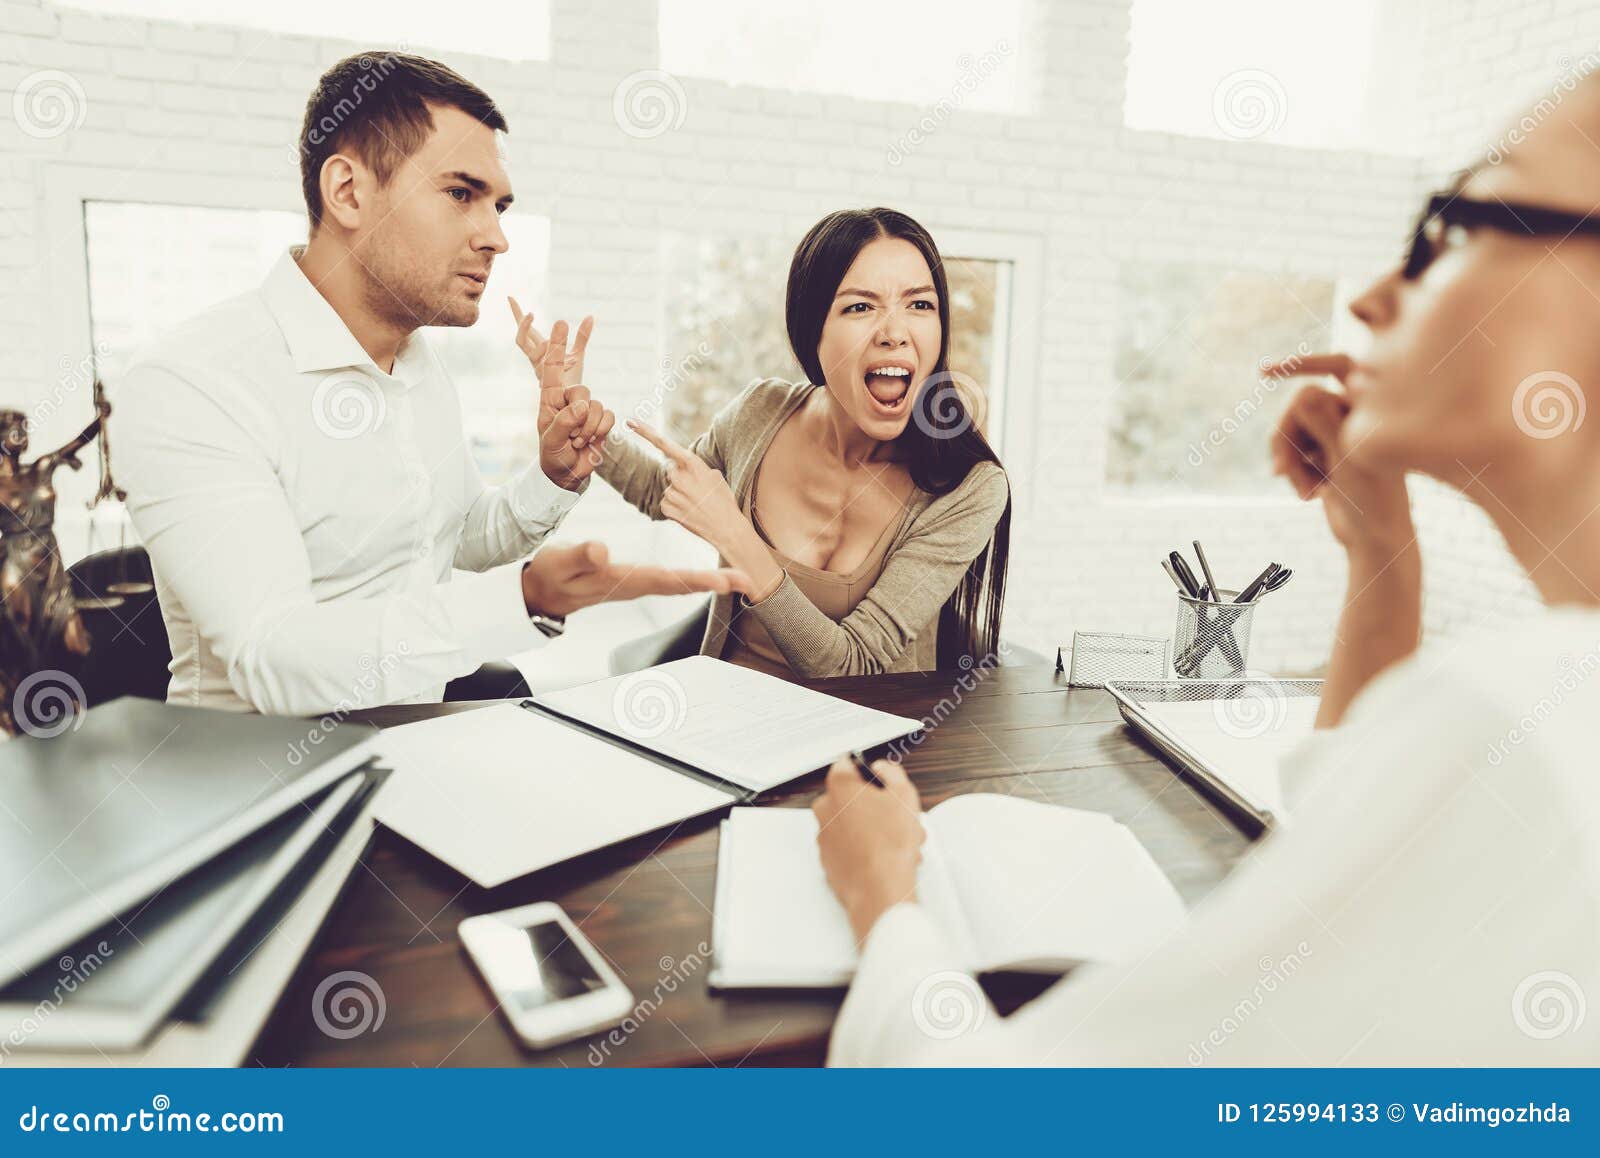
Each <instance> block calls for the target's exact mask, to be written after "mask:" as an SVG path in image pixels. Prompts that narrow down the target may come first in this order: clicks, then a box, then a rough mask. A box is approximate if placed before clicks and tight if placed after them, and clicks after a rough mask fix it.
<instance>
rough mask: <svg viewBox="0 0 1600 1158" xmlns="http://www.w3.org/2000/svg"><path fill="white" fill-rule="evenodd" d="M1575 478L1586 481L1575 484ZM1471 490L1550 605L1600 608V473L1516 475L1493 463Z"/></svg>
mask: <svg viewBox="0 0 1600 1158" xmlns="http://www.w3.org/2000/svg"><path fill="white" fill-rule="evenodd" d="M1575 478H1585V479H1586V480H1587V482H1586V484H1585V485H1574V483H1573V481H1572V480H1573V479H1575ZM1466 494H1467V496H1468V497H1469V498H1471V499H1472V500H1473V502H1475V503H1477V505H1478V506H1480V507H1482V508H1483V509H1484V511H1485V512H1486V513H1487V514H1488V516H1489V518H1490V519H1492V520H1493V521H1494V524H1495V526H1496V527H1498V528H1499V530H1500V533H1501V534H1502V535H1503V536H1504V537H1505V540H1506V545H1507V546H1508V547H1509V548H1510V549H1511V554H1512V555H1513V556H1515V557H1516V560H1517V562H1518V563H1520V564H1521V565H1522V569H1523V570H1524V571H1525V572H1527V574H1528V577H1529V579H1531V580H1532V581H1533V585H1534V586H1535V587H1536V588H1537V589H1538V591H1539V594H1540V596H1541V597H1543V599H1544V602H1545V603H1546V604H1548V605H1550V606H1555V605H1558V604H1578V605H1586V606H1590V607H1600V477H1596V476H1595V474H1594V472H1593V471H1590V470H1583V471H1561V472H1560V476H1559V477H1547V476H1546V475H1545V473H1544V472H1541V473H1540V476H1539V477H1537V478H1528V479H1517V478H1508V477H1506V476H1505V475H1504V473H1502V472H1497V471H1495V470H1493V469H1492V468H1491V469H1490V470H1486V471H1483V472H1480V473H1479V474H1478V475H1477V476H1476V477H1475V478H1474V480H1473V481H1472V482H1471V483H1469V484H1468V485H1467V487H1466Z"/></svg>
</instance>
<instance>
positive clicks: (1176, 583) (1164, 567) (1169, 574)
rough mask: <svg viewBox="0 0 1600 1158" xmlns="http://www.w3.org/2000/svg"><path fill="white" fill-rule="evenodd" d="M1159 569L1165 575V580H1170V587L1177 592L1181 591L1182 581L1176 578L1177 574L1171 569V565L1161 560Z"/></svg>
mask: <svg viewBox="0 0 1600 1158" xmlns="http://www.w3.org/2000/svg"><path fill="white" fill-rule="evenodd" d="M1161 569H1162V570H1163V571H1165V572H1166V573H1167V578H1168V579H1171V580H1172V585H1173V586H1174V587H1176V588H1177V589H1178V590H1179V591H1183V580H1182V579H1179V578H1178V573H1177V572H1176V571H1174V570H1173V569H1172V564H1171V563H1170V562H1168V561H1167V560H1165V559H1163V560H1161ZM1185 594H1187V592H1185Z"/></svg>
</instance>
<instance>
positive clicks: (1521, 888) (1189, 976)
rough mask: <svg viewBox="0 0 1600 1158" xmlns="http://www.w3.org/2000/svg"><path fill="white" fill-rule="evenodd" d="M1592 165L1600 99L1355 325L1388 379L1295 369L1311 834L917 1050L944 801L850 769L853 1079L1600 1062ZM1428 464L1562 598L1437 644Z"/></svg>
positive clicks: (1486, 178) (830, 824) (824, 839)
mask: <svg viewBox="0 0 1600 1158" xmlns="http://www.w3.org/2000/svg"><path fill="white" fill-rule="evenodd" d="M1596 142H1600V78H1596V79H1591V80H1589V81H1588V82H1586V83H1585V84H1584V85H1583V86H1581V87H1580V88H1579V90H1578V91H1577V92H1575V93H1573V94H1572V95H1571V96H1569V97H1568V99H1567V100H1566V101H1565V102H1564V103H1562V104H1560V105H1559V106H1557V107H1556V108H1555V110H1554V112H1553V113H1552V114H1551V115H1550V116H1549V117H1547V118H1546V119H1545V120H1544V121H1543V122H1542V123H1540V124H1539V126H1538V127H1537V128H1536V129H1535V130H1534V131H1533V132H1531V133H1529V134H1528V135H1527V136H1526V137H1525V139H1524V140H1523V142H1522V143H1521V144H1519V145H1517V146H1516V147H1515V148H1513V149H1511V150H1509V151H1507V152H1506V154H1505V155H1504V158H1503V160H1499V161H1498V163H1495V164H1488V163H1485V164H1482V165H1479V166H1478V167H1476V168H1474V169H1473V170H1471V171H1470V172H1469V173H1467V174H1466V175H1465V176H1464V177H1463V178H1462V180H1460V181H1459V182H1458V183H1457V184H1456V185H1455V187H1454V188H1452V189H1451V190H1449V191H1448V192H1446V193H1443V194H1440V195H1439V196H1436V197H1434V198H1432V199H1431V200H1430V201H1429V202H1428V205H1427V208H1426V211H1425V213H1424V214H1423V217H1422V220H1421V222H1420V224H1419V225H1418V228H1417V230H1416V232H1415V234H1414V236H1413V238H1412V242H1411V248H1410V251H1409V252H1408V253H1407V255H1406V257H1405V260H1404V262H1403V263H1402V264H1401V265H1400V266H1399V267H1397V268H1396V269H1395V270H1394V271H1393V272H1391V273H1388V274H1386V275H1385V276H1384V277H1382V278H1380V279H1379V280H1378V281H1377V282H1375V283H1374V284H1373V285H1372V286H1370V287H1369V288H1368V289H1367V290H1366V291H1365V292H1364V293H1363V294H1362V295H1361V296H1360V297H1359V298H1358V299H1357V300H1356V301H1355V302H1354V303H1353V304H1352V306H1351V311H1352V313H1354V315H1355V316H1356V317H1357V318H1358V319H1359V320H1360V321H1361V322H1362V323H1364V324H1365V326H1366V327H1367V329H1368V330H1369V331H1370V332H1371V337H1372V340H1371V343H1370V347H1369V348H1368V349H1367V350H1366V352H1365V353H1363V354H1362V355H1361V356H1360V358H1359V359H1357V358H1352V357H1350V356H1347V355H1343V354H1338V355H1321V356H1316V357H1310V358H1304V359H1299V360H1291V361H1289V362H1286V363H1283V364H1281V365H1279V366H1278V367H1276V369H1275V371H1274V372H1275V373H1276V374H1278V375H1279V376H1282V377H1292V376H1299V375H1314V376H1329V377H1332V378H1333V379H1336V380H1337V388H1333V387H1324V386H1309V387H1306V388H1304V389H1303V390H1302V391H1301V393H1300V394H1298V395H1297V396H1296V398H1295V399H1294V400H1293V402H1292V403H1291V405H1290V407H1289V409H1288V412H1287V414H1286V417H1285V418H1284V419H1283V422H1282V425H1281V427H1280V428H1279V430H1278V431H1277V433H1276V435H1275V437H1274V441H1273V445H1272V456H1273V463H1274V466H1275V469H1276V471H1277V472H1278V473H1281V474H1283V475H1285V476H1287V478H1288V480H1289V482H1290V483H1291V485H1292V486H1293V487H1294V488H1295V491H1296V493H1297V494H1298V495H1299V496H1300V498H1302V499H1304V500H1308V501H1320V502H1321V504H1322V507H1323V510H1324V512H1325V513H1326V515H1327V520H1328V524H1329V527H1330V529H1331V530H1332V532H1333V534H1334V536H1335V537H1336V538H1337V539H1338V541H1339V542H1340V544H1341V545H1343V547H1344V549H1345V552H1346V555H1347V557H1348V561H1349V586H1348V593H1347V595H1346V599H1345V603H1344V608H1343V611H1342V614H1341V617H1340V620H1339V625H1338V630H1337V632H1336V635H1335V644H1334V649H1333V654H1332V657H1331V660H1330V663H1329V667H1328V676H1327V680H1326V684H1325V687H1324V692H1323V699H1322V704H1321V708H1320V715H1319V719H1318V723H1319V725H1320V726H1321V729H1322V730H1319V731H1318V732H1317V733H1316V734H1315V735H1314V736H1312V737H1311V739H1310V740H1309V741H1308V742H1307V743H1306V744H1304V745H1303V746H1302V747H1301V748H1300V749H1298V750H1297V751H1296V752H1295V753H1293V754H1292V755H1291V756H1290V758H1289V759H1287V760H1286V762H1285V764H1284V767H1283V775H1284V780H1285V785H1284V786H1285V790H1286V795H1287V796H1288V797H1289V799H1290V802H1291V811H1292V813H1293V817H1294V820H1293V823H1292V824H1290V825H1288V826H1287V827H1286V828H1284V829H1283V830H1282V831H1280V832H1278V833H1276V834H1275V835H1273V836H1271V837H1269V838H1268V839H1267V840H1265V841H1263V842H1262V843H1261V844H1259V845H1258V846H1256V848H1254V849H1253V850H1252V852H1251V854H1250V855H1249V856H1247V857H1246V859H1245V861H1244V862H1243V863H1242V864H1241V865H1240V866H1239V868H1238V870H1237V872H1236V874H1235V875H1234V877H1232V878H1230V880H1229V881H1228V882H1227V884H1225V885H1224V886H1223V887H1222V888H1221V889H1219V890H1218V892H1217V893H1216V894H1215V895H1214V896H1213V897H1211V898H1209V899H1208V900H1207V901H1206V902H1205V903H1204V904H1203V905H1202V906H1201V907H1200V908H1198V909H1197V910H1196V911H1195V913H1194V914H1193V916H1192V919H1191V920H1190V921H1189V922H1188V923H1187V925H1186V926H1185V927H1184V928H1183V929H1182V930H1180V931H1179V932H1178V933H1176V934H1174V936H1173V937H1172V938H1170V939H1169V940H1168V941H1167V942H1166V943H1164V944H1159V945H1152V946H1150V947H1149V952H1148V953H1147V954H1146V955H1144V956H1142V957H1141V958H1139V959H1136V960H1132V961H1128V962H1124V963H1121V964H1118V965H1106V966H1099V967H1091V968H1086V969H1083V970H1081V971H1079V972H1076V973H1074V974H1073V975H1072V976H1071V977H1069V978H1068V979H1067V980H1065V981H1063V982H1062V983H1060V984H1059V985H1057V986H1056V987H1055V988H1053V989H1052V990H1051V991H1050V992H1049V993H1047V994H1046V995H1045V996H1043V997H1041V998H1039V999H1038V1000H1037V1001H1035V1002H1033V1003H1032V1004H1030V1005H1028V1006H1026V1007H1024V1008H1023V1009H1022V1010H1020V1011H1019V1012H1017V1013H1016V1014H1014V1015H1012V1016H1011V1017H1009V1018H1006V1019H1004V1020H1002V1019H1000V1018H999V1017H997V1016H994V1015H993V1014H992V1012H989V1014H988V1016H983V1014H984V1013H985V1012H986V1005H985V1002H984V998H983V996H982V994H981V993H980V992H978V991H977V989H976V987H975V983H974V984H973V986H972V987H971V988H970V989H969V991H968V993H967V995H966V996H967V1000H968V1001H969V1002H971V1008H970V1010H969V1011H968V1012H969V1013H970V1016H967V1017H965V1018H963V1019H962V1024H963V1025H965V1026H970V1027H972V1028H971V1030H970V1032H966V1033H955V1034H951V1033H948V1032H941V1034H940V1035H939V1036H938V1037H937V1038H936V1037H934V1036H931V1035H930V1034H929V1033H925V1032H922V1031H920V1030H919V1028H918V1026H919V1025H921V1026H927V1025H930V1024H935V1023H937V1025H938V1027H939V1028H940V1030H941V1031H943V1030H944V1027H945V1025H946V1024H947V1022H948V1014H949V1009H948V1003H949V1002H950V1001H952V1000H955V999H956V997H955V996H952V986H951V984H950V982H949V978H951V977H957V978H959V977H960V976H961V973H960V970H961V965H960V961H959V959H958V958H957V957H956V956H955V955H954V954H953V952H952V950H951V947H950V945H949V943H948V942H947V941H946V940H945V938H944V937H943V935H942V933H941V932H940V930H939V929H938V928H937V927H936V926H935V925H934V924H933V922H932V921H930V919H929V918H928V916H927V915H926V914H925V912H924V911H923V910H922V909H921V908H920V907H919V906H918V905H917V903H916V891H915V890H916V876H915V873H916V866H917V863H918V859H919V848H920V845H921V843H922V828H921V825H920V823H919V820H918V817H917V815H916V813H917V810H918V808H919V802H918V796H917V792H916V789H915V787H914V786H913V785H912V784H911V783H910V782H909V781H908V780H907V778H906V776H905V774H904V772H902V771H901V770H900V769H899V768H898V767H897V766H895V765H891V764H888V763H880V764H878V765H877V766H876V770H877V771H878V774H879V776H880V777H881V779H882V780H883V782H884V787H883V788H877V787H873V786H871V785H868V784H866V783H865V782H864V781H863V780H862V778H861V777H860V776H859V775H858V774H857V773H855V772H854V771H853V770H851V769H850V767H849V766H848V765H844V764H841V765H836V766H835V767H834V768H833V769H832V770H830V772H829V776H828V787H827V791H826V793H825V794H824V795H823V796H822V797H821V798H820V799H819V800H818V802H817V804H816V806H815V807H816V811H817V813H818V816H819V817H820V819H821V821H822V828H821V834H820V837H819V843H820V845H821V852H822V863H823V867H824V869H825V870H826V872H827V875H828V879H829V881H830V883H831V884H832V886H833V888H834V891H835V892H836V893H837V895H838V897H839V899H840V902H841V904H842V905H843V906H844V908H845V910H846V912H847V913H848V915H849V917H850V920H851V923H852V925H853V927H854V929H855V931H856V934H857V936H858V937H859V938H860V940H861V942H862V957H861V965H860V968H859V970H858V972H857V974H856V978H855V982H854V985H853V987H852V989H851V992H850V996H849V998H848V999H847V1000H846V1002H845V1006H844V1009H843V1011H842V1013H841V1015H840V1019H839V1022H838V1024H837V1027H836V1029H835V1033H834V1038H833V1049H832V1061H834V1062H835V1063H838V1064H897V1065H898V1064H916V1063H946V1064H966V1063H992V1064H1102V1065H1104V1064H1112V1065H1121V1064H1134V1065H1185V1064H1187V1065H1210V1064H1215V1065H1266V1064H1291V1065H1335V1064H1337V1065H1361V1066H1375V1065H1393V1064H1399V1065H1412V1064H1434V1065H1457V1064H1469V1065H1570V1064H1588V1065H1593V1064H1595V1063H1597V1062H1600V1017H1597V1016H1595V1015H1594V1014H1595V1011H1592V1010H1591V1011H1587V1012H1588V1015H1587V1016H1586V1007H1587V1005H1588V1004H1589V1003H1591V1002H1600V853H1597V852H1596V847H1597V846H1596V837H1595V834H1596V833H1597V832H1600V767H1597V759H1596V753H1597V751H1600V422H1597V421H1593V420H1591V421H1585V412H1586V403H1587V395H1588V394H1590V393H1593V392H1595V391H1600V147H1597V144H1596ZM1409 472H1419V473H1423V474H1428V475H1431V476H1433V477H1434V478H1437V479H1441V480H1443V481H1444V482H1446V483H1448V484H1451V485H1452V486H1454V487H1456V488H1457V489H1459V490H1460V491H1461V493H1462V494H1464V495H1465V496H1466V497H1467V498H1468V499H1470V500H1471V501H1473V502H1475V503H1476V504H1478V505H1479V506H1480V507H1482V509H1483V510H1484V511H1485V512H1486V513H1487V514H1488V515H1489V517H1490V518H1491V519H1493V520H1494V522H1495V523H1496V524H1497V526H1498V527H1499V528H1500V530H1501V531H1502V533H1503V534H1504V536H1505V539H1506V542H1507V544H1508V545H1509V546H1510V548H1511V551H1512V553H1513V554H1514V555H1515V556H1516V558H1517V560H1518V561H1519V562H1520V564H1521V565H1522V567H1523V568H1524V570H1525V571H1526V572H1527V574H1528V576H1529V577H1530V579H1531V580H1532V582H1533V583H1534V584H1535V586H1536V587H1537V588H1538V590H1539V592H1540V594H1541V595H1542V597H1543V602H1544V604H1545V605H1546V606H1545V607H1544V608H1542V609H1541V610H1540V611H1539V612H1538V613H1536V614H1534V615H1532V616H1531V617H1529V618H1527V619H1526V620H1525V621H1523V622H1520V623H1516V624H1514V625H1512V626H1509V627H1501V628H1496V629H1488V628H1478V629H1474V630H1471V631H1467V632H1463V633H1462V634H1461V635H1459V636H1458V637H1455V638H1451V639H1446V640H1440V641H1438V642H1437V643H1430V644H1429V645H1428V646H1426V647H1421V648H1419V646H1418V645H1419V637H1420V634H1421V603H1422V588H1421V579H1422V557H1421V554H1420V552H1419V550H1418V547H1417V538H1416V531H1415V528H1414V526H1413V524H1412V519H1411V509H1410V503H1409V501H1408V498H1407V492H1406V482H1405V477H1406V475H1407V473H1409ZM1063 887H1093V885H1092V884H1073V883H1070V882H1067V883H1064V886H1063ZM941 978H942V979H943V983H942V984H930V979H941ZM957 996H959V995H957ZM935 1000H937V1001H943V1002H945V1003H946V1008H944V1009H943V1010H942V1013H943V1015H944V1020H941V1019H940V1016H939V1013H940V1012H941V1011H935V1010H932V1009H928V1008H925V1007H919V1003H920V1005H921V1006H926V1004H927V1003H928V1002H930V1001H935Z"/></svg>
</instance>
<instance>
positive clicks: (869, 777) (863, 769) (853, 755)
mask: <svg viewBox="0 0 1600 1158" xmlns="http://www.w3.org/2000/svg"><path fill="white" fill-rule="evenodd" d="M850 763H852V764H854V765H855V766H856V771H857V772H859V773H861V779H863V780H865V781H866V782H867V783H868V784H873V785H876V786H877V787H879V788H882V787H883V781H882V780H879V779H878V774H877V773H876V772H874V771H873V770H872V768H871V766H869V765H868V764H867V758H866V757H865V756H863V755H862V754H861V753H860V752H857V751H855V750H854V749H851V751H850Z"/></svg>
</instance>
